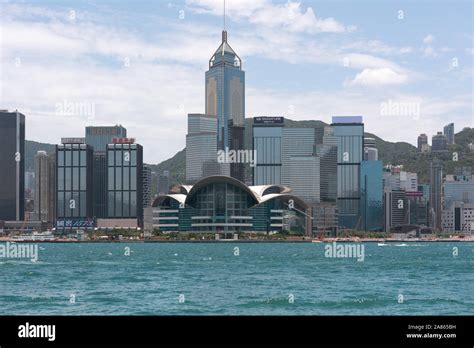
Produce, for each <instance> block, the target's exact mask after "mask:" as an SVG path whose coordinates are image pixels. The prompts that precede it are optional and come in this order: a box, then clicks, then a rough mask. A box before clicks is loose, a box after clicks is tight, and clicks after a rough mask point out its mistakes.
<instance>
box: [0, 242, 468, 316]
mask: <svg viewBox="0 0 474 348" xmlns="http://www.w3.org/2000/svg"><path fill="white" fill-rule="evenodd" d="M364 246H365V260H364V261H363V262H358V261H357V260H356V259H353V258H326V257H325V252H324V247H325V244H315V243H313V244H311V243H233V242H229V243H206V244H204V243H130V244H126V243H104V244H95V243H80V244H40V250H39V259H38V261H37V262H35V263H33V262H31V261H29V260H23V259H21V260H18V259H1V258H0V314H1V315H25V314H28V315H50V314H51V315H443V314H446V315H448V314H449V315H461V314H471V315H472V314H473V313H474V243H439V242H433V243H413V242H411V243H406V244H402V243H387V245H385V246H379V245H378V244H377V243H364ZM126 247H129V248H130V256H126V255H125V251H126V249H125V248H126ZM235 247H238V248H239V250H238V251H239V256H236V255H235V253H236V249H234V248H235ZM454 247H456V248H458V255H457V256H453V248H454ZM71 295H74V296H73V297H75V303H70V299H71V298H73V297H71ZM180 295H184V297H183V296H181V297H180ZM400 295H402V296H403V298H401V297H400ZM180 299H181V300H183V299H184V303H180ZM292 299H293V300H294V301H292ZM401 299H403V301H402V303H399V300H401ZM181 302H182V301H181Z"/></svg>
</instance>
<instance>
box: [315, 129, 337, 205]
mask: <svg viewBox="0 0 474 348" xmlns="http://www.w3.org/2000/svg"><path fill="white" fill-rule="evenodd" d="M316 154H317V155H318V157H319V158H320V163H321V166H320V171H321V173H320V180H321V201H322V202H333V203H335V202H336V200H337V138H336V137H335V136H334V128H333V127H324V130H323V137H322V144H321V145H317V146H316Z"/></svg>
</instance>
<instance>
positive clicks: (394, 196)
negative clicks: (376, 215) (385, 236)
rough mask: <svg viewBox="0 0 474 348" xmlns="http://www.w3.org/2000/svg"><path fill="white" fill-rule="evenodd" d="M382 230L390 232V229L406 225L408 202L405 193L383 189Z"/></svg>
mask: <svg viewBox="0 0 474 348" xmlns="http://www.w3.org/2000/svg"><path fill="white" fill-rule="evenodd" d="M384 211H385V213H384V230H385V232H390V230H391V228H392V227H396V226H400V225H406V224H407V223H408V212H409V211H408V202H407V196H406V192H405V191H402V190H392V189H390V188H385V189H384Z"/></svg>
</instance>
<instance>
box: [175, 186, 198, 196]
mask: <svg viewBox="0 0 474 348" xmlns="http://www.w3.org/2000/svg"><path fill="white" fill-rule="evenodd" d="M192 188H193V185H182V184H178V185H174V186H173V187H172V188H171V189H170V193H174V194H184V195H187V194H188V193H189V191H191V189H192Z"/></svg>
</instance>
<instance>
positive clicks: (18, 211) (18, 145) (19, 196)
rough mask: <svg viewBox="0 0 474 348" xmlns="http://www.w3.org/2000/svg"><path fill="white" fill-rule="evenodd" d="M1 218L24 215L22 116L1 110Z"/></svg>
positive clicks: (23, 125) (14, 218)
mask: <svg viewBox="0 0 474 348" xmlns="http://www.w3.org/2000/svg"><path fill="white" fill-rule="evenodd" d="M0 163H1V165H0V182H1V185H0V220H23V219H24V214H25V198H24V197H25V115H23V114H21V113H19V112H8V111H0Z"/></svg>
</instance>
